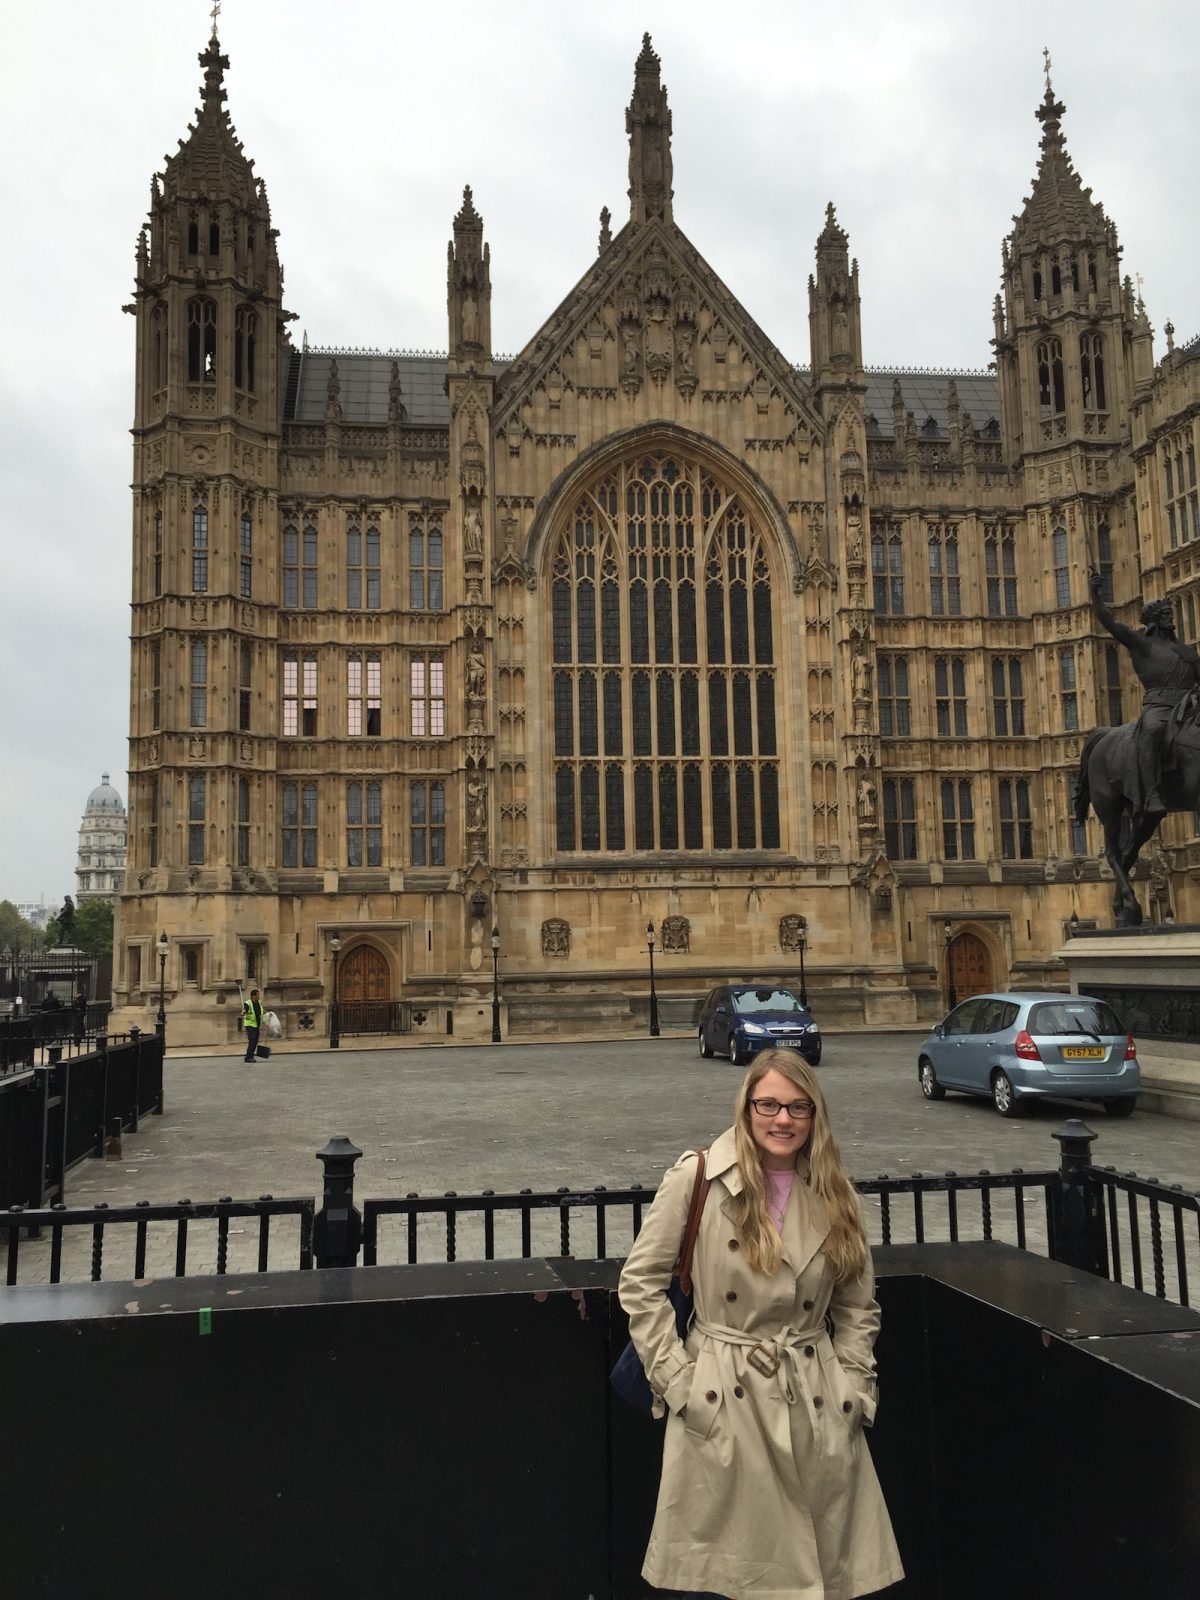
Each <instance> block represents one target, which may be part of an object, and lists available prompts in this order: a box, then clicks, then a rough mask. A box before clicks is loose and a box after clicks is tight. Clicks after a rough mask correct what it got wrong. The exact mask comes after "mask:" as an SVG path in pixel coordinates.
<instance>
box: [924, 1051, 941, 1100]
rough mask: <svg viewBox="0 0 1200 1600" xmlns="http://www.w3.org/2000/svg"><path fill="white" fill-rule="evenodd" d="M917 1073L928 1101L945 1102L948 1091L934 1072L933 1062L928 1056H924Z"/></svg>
mask: <svg viewBox="0 0 1200 1600" xmlns="http://www.w3.org/2000/svg"><path fill="white" fill-rule="evenodd" d="M917 1071H918V1073H919V1074H920V1078H921V1093H922V1094H923V1095H924V1096H925V1098H926V1100H944V1099H945V1098H946V1091H945V1089H943V1088H942V1086H941V1084H940V1083H939V1082H938V1078H937V1073H936V1072H935V1071H934V1070H933V1062H932V1061H930V1059H929V1057H928V1056H922V1057H921V1059H920V1061H919V1063H918V1064H917Z"/></svg>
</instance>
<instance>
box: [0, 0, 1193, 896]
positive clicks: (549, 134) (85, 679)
mask: <svg viewBox="0 0 1200 1600" xmlns="http://www.w3.org/2000/svg"><path fill="white" fill-rule="evenodd" d="M1196 18H1197V13H1196V11H1195V8H1194V7H1193V6H1185V5H1181V4H1179V3H1178V0H1175V3H1170V0H1142V3H1141V4H1140V5H1138V6H1137V7H1133V6H1130V5H1129V4H1128V0H1086V3H1052V0H1008V3H1006V4H1005V5H1002V6H1001V5H993V6H988V7H986V8H985V7H983V6H981V5H977V4H970V3H967V0H920V3H919V4H916V3H913V0H887V3H871V0H841V3H840V4H839V5H836V6H826V7H817V6H809V5H801V4H798V3H797V0H756V3H755V4H754V5H744V6H736V5H730V4H729V3H728V0H640V3H639V4H633V3H632V0H606V3H605V4H603V5H597V6H590V7H586V8H585V7H583V6H580V5H577V4H571V3H570V0H510V3H509V4H507V5H504V6H501V5H496V4H494V3H486V4H485V3H483V0H457V3H455V4H450V5H440V6H434V5H419V6H418V5H414V4H411V3H408V4H397V3H395V0H391V3H388V4H384V3H375V0H340V3H338V4H336V5H334V4H330V3H321V4H318V3H317V0H228V3H227V4H226V5H225V6H224V9H223V11H222V15H221V18H220V35H221V42H222V46H223V48H224V49H225V51H226V53H227V54H228V55H229V56H230V58H231V66H230V71H229V73H228V74H227V76H226V86H227V88H228V92H229V107H230V111H231V114H232V117H233V122H234V126H235V127H236V129H237V131H238V134H239V135H240V137H241V138H242V140H243V142H244V144H245V147H246V150H247V152H248V154H249V155H251V156H252V157H253V158H254V161H255V164H256V169H257V171H258V172H259V173H260V174H261V176H262V177H264V178H265V180H266V183H267V189H268V193H269V195H270V198H271V204H272V209H273V215H274V221H275V224H276V226H277V227H278V228H279V230H280V238H279V250H280V256H281V259H282V261H283V263H284V267H285V271H286V295H287V306H288V308H289V309H290V310H292V311H294V312H296V313H298V316H299V321H298V322H297V323H296V325H295V326H296V332H297V336H299V335H300V334H301V333H303V332H305V331H306V332H307V334H308V337H309V339H310V341H311V342H312V343H314V344H335V345H371V346H382V347H393V346H395V347H404V348H427V349H435V350H442V349H444V348H445V346H446V240H447V237H448V235H449V232H450V224H451V219H452V217H453V215H454V212H455V211H456V210H457V208H458V205H459V201H460V197H461V192H462V186H463V184H464V183H471V184H472V185H473V187H474V191H475V199H476V204H477V205H478V208H479V210H480V212H481V214H482V216H483V218H484V223H485V227H486V234H487V238H488V239H489V240H490V243H491V248H492V286H493V310H492V329H493V339H494V343H495V348H496V350H497V351H515V350H517V349H519V348H520V347H521V346H522V345H523V344H524V343H525V342H526V341H527V339H529V337H530V336H531V335H532V334H533V333H534V332H535V331H536V329H537V327H538V324H539V323H540V322H541V320H542V319H543V318H544V317H545V316H546V315H547V314H548V313H549V312H550V311H551V310H552V309H553V307H554V306H555V305H557V303H558V302H559V300H560V299H561V298H562V297H563V295H564V294H565V293H566V292H567V290H569V289H570V287H571V286H572V285H573V284H574V282H575V281H576V279H577V278H578V277H579V276H580V274H581V273H582V272H583V271H584V270H585V269H586V267H587V266H588V264H589V263H590V262H591V261H592V260H593V259H594V257H595V253H596V235H597V226H598V224H597V218H598V214H599V211H600V208H601V206H603V205H608V206H609V207H610V208H611V210H612V213H613V219H614V229H615V228H616V227H617V226H619V224H620V223H621V221H623V220H624V217H625V216H626V215H627V206H628V201H627V199H626V194H625V191H626V186H627V182H628V178H627V170H626V162H627V149H628V147H627V144H626V138H625V124H624V115H625V106H626V105H627V103H628V101H629V98H630V92H631V89H632V84H633V63H634V60H635V58H636V56H637V53H638V49H639V47H640V43H641V35H642V32H643V30H644V29H649V30H650V32H651V33H652V35H653V38H654V45H655V48H656V49H657V50H658V52H659V54H660V55H661V57H662V62H663V78H664V81H665V83H666V84H667V86H668V89H669V93H670V104H671V109H672V112H673V116H674V156H675V218H676V221H677V222H678V223H679V225H680V226H681V227H682V228H683V229H684V231H685V232H686V233H687V234H688V235H689V236H690V238H691V239H692V241H693V243H694V244H695V245H696V246H697V248H698V249H699V250H700V251H701V253H702V254H703V255H704V256H705V257H706V258H707V260H708V261H709V262H710V263H711V265H712V266H713V268H714V269H715V270H716V272H717V273H719V274H720V276H721V277H722V278H723V279H724V280H725V282H726V283H727V284H728V285H729V287H730V288H731V289H732V291H733V292H734V294H736V295H737V296H738V298H739V299H740V300H741V301H742V303H743V304H744V305H745V306H746V307H747V308H748V309H749V311H750V312H751V314H752V315H753V316H754V317H755V318H756V319H757V320H758V322H759V323H760V324H761V326H762V327H763V328H764V329H765V330H766V332H767V333H768V334H769V335H770V336H771V337H772V338H773V339H774V340H775V341H776V343H777V344H778V345H779V346H780V348H781V349H782V350H783V351H784V352H785V354H786V355H787V356H788V357H789V358H791V359H792V360H794V361H799V362H803V361H807V359H808V325H807V300H806V292H805V285H806V282H807V277H808V272H809V268H810V263H811V262H812V252H813V245H814V242H815V240H816V236H817V234H818V233H819V231H820V229H821V226H822V221H823V213H824V208H825V204H826V201H828V200H831V199H832V200H833V201H834V202H835V203H836V205H837V208H838V216H839V220H840V221H841V222H842V224H843V226H845V227H846V228H847V230H848V231H849V234H850V246H851V250H852V252H853V253H854V254H855V255H856V256H857V257H858V259H859V262H860V266H861V287H862V297H863V330H864V334H863V343H864V353H865V357H866V361H867V364H868V365H870V366H883V367H886V366H889V365H892V364H897V365H908V366H933V367H956V368H981V367H984V366H986V365H987V362H988V359H989V355H990V352H989V349H988V339H989V338H990V336H991V331H992V311H991V307H992V298H993V296H994V294H995V293H996V291H997V288H998V287H999V272H1000V241H1001V239H1002V238H1003V236H1004V235H1005V233H1006V232H1007V231H1008V229H1009V227H1010V225H1011V217H1012V214H1013V213H1014V212H1015V211H1017V210H1019V209H1020V206H1021V202H1022V200H1023V198H1024V196H1025V195H1026V194H1027V193H1028V191H1029V186H1030V182H1031V180H1032V177H1033V174H1034V170H1035V167H1036V160H1037V149H1038V136H1039V131H1040V130H1039V126H1038V124H1037V123H1036V122H1035V121H1034V117H1033V111H1034V108H1035V106H1036V105H1037V103H1038V101H1039V100H1040V98H1041V94H1042V87H1043V78H1042V47H1043V45H1048V46H1049V47H1050V51H1051V54H1052V59H1053V75H1054V86H1055V90H1056V92H1057V94H1058V96H1059V98H1060V99H1062V100H1064V101H1065V102H1066V106H1067V114H1066V118H1065V124H1064V125H1065V130H1066V135H1067V141H1068V147H1069V149H1070V151H1071V153H1072V155H1073V157H1074V160H1075V165H1076V167H1077V169H1078V170H1079V172H1080V173H1081V174H1082V176H1083V180H1084V182H1085V183H1087V184H1090V185H1091V186H1092V187H1093V189H1094V191H1095V193H1096V196H1097V197H1098V198H1099V199H1100V200H1101V201H1102V202H1103V203H1104V206H1105V208H1106V210H1107V212H1108V214H1109V216H1111V217H1112V218H1113V219H1114V220H1115V222H1116V224H1117V227H1118V229H1119V231H1120V238H1121V243H1122V245H1123V246H1124V251H1125V268H1126V270H1127V271H1129V272H1130V273H1141V274H1142V278H1143V284H1144V294H1145V299H1146V305H1147V308H1148V310H1149V313H1150V319H1151V322H1152V323H1153V325H1154V328H1155V332H1156V354H1161V352H1162V348H1163V344H1162V328H1163V324H1164V323H1165V322H1166V321H1167V320H1168V318H1170V319H1173V321H1174V323H1175V325H1176V328H1177V330H1178V335H1179V337H1180V338H1181V339H1183V338H1186V337H1188V336H1189V335H1191V334H1193V333H1195V332H1197V331H1200V288H1198V287H1197V281H1196V280H1197V262H1200V211H1198V209H1197V206H1196V162H1197V149H1198V148H1200V142H1198V139H1197V133H1198V128H1197V122H1198V120H1200V119H1198V113H1197V110H1196V97H1195V85H1196V82H1197V80H1198V77H1200V72H1198V68H1200V23H1198V22H1197V20H1196ZM209 28H210V21H209V17H208V7H207V6H206V5H205V4H204V3H203V0H187V3H184V0H106V3H104V4H100V3H98V0H38V3H37V4H34V5H27V6H24V7H20V8H17V7H11V8H8V10H7V14H6V20H5V45H6V48H5V52H4V62H3V66H2V67H0V73H2V74H3V79H2V84H0V87H2V90H3V93H2V95H0V132H2V135H3V148H4V150H5V163H4V172H3V176H2V177H0V197H2V198H3V211H2V214H3V216H4V219H5V224H6V226H5V234H6V237H7V239H8V241H9V242H8V247H7V249H5V250H4V251H3V252H0V276H2V279H3V296H2V299H0V304H2V305H3V308H4V309H3V314H4V340H3V351H4V358H3V361H2V362H0V438H2V439H3V441H4V462H3V491H4V492H3V496H2V498H0V515H2V516H3V525H2V526H3V535H4V565H3V581H2V587H0V652H2V654H0V667H2V669H3V677H2V679H0V681H2V683H3V687H4V695H3V711H2V712H0V898H8V899H12V900H18V901H20V900H36V899H38V898H39V896H40V895H41V894H43V893H44V894H45V896H46V898H47V900H53V901H58V900H61V898H62V896H63V894H65V893H67V892H73V891H74V876H73V872H74V864H75V862H74V852H75V845H76V830H77V828H78V825H79V818H80V813H81V811H82V808H83V803H84V800H85V798H86V796H87V794H88V791H89V790H90V789H91V788H92V786H93V785H94V784H96V783H97V782H98V781H99V778H100V774H101V772H102V771H105V770H107V771H109V772H110V773H111V774H112V776H113V782H114V783H115V784H116V786H117V788H118V790H119V791H120V793H121V796H122V798H123V799H125V798H126V797H127V780H126V778H125V765H126V751H127V743H126V734H127V728H128V643H127V639H128V603H129V571H130V553H129V527H130V497H129V488H128V485H129V478H130V462H131V454H130V441H129V434H128V429H129V424H130V422H131V420H132V415H133V340H134V325H133V321H132V319H131V318H128V317H125V316H122V314H121V306H122V305H123V304H124V303H126V302H127V301H128V300H129V299H130V298H131V290H132V281H133V264H134V261H133V257H134V245H135V242H136V237H137V231H138V228H139V226H140V224H141V222H142V220H143V218H144V215H145V212H146V208H147V204H148V195H149V183H150V175H151V173H152V172H154V171H156V170H159V169H160V168H161V166H162V161H163V156H164V154H165V152H167V151H169V150H173V149H174V148H175V146H176V141H177V140H178V139H179V138H180V137H181V136H182V135H184V134H185V133H186V130H187V124H188V122H189V120H191V118H192V116H193V113H194V108H195V107H196V105H197V104H198V101H199V86H200V78H201V74H200V69H199V66H198V65H197V61H196V56H197V53H198V52H199V51H200V50H201V49H202V48H203V46H204V43H205V40H206V38H207V36H208V32H209Z"/></svg>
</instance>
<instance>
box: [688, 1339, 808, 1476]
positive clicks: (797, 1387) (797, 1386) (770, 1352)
mask: <svg viewBox="0 0 1200 1600" xmlns="http://www.w3.org/2000/svg"><path fill="white" fill-rule="evenodd" d="M692 1332H693V1333H698V1334H700V1336H701V1337H702V1338H705V1339H715V1340H716V1341H717V1343H718V1344H731V1345H738V1346H741V1347H742V1348H743V1349H745V1350H747V1352H748V1354H747V1357H746V1363H747V1365H748V1366H750V1367H753V1368H754V1370H755V1371H756V1372H758V1373H761V1374H762V1375H763V1376H765V1377H768V1378H772V1377H773V1378H774V1379H775V1380H776V1382H777V1384H778V1386H779V1394H780V1398H781V1399H783V1400H784V1401H786V1402H787V1404H788V1405H795V1403H796V1401H797V1400H798V1399H799V1398H800V1396H801V1394H803V1395H804V1398H805V1400H806V1401H808V1402H809V1412H810V1414H812V1411H813V1407H812V1404H811V1402H812V1398H813V1396H812V1392H811V1389H812V1386H811V1384H810V1383H809V1381H808V1369H809V1363H808V1362H807V1361H800V1360H798V1359H797V1358H798V1355H799V1351H800V1349H801V1348H802V1347H803V1346H805V1345H811V1344H816V1342H817V1340H818V1339H825V1338H828V1337H829V1330H828V1329H827V1328H826V1326H825V1324H824V1323H823V1322H819V1323H818V1324H817V1325H816V1327H814V1328H793V1327H790V1326H789V1327H785V1328H780V1329H779V1331H778V1333H774V1334H771V1335H769V1336H768V1337H765V1338H764V1337H762V1336H760V1335H758V1334H754V1333H747V1331H746V1330H745V1329H744V1328H730V1327H727V1326H726V1325H725V1324H724V1323H721V1322H706V1321H705V1320H704V1318H703V1317H695V1318H694V1319H693V1321H692ZM760 1351H762V1352H763V1353H764V1354H765V1356H766V1358H767V1359H766V1360H765V1361H763V1362H762V1364H761V1365H760V1364H759V1363H758V1362H756V1361H755V1359H754V1357H755V1356H756V1355H757V1354H758V1352H760ZM772 1361H773V1362H774V1367H773V1369H772V1370H767V1369H768V1364H769V1363H770V1362H772ZM815 1423H816V1419H815V1417H814V1428H813V1434H814V1437H815V1440H816V1446H817V1454H818V1455H820V1454H822V1453H823V1451H822V1449H821V1434H822V1431H823V1430H822V1429H821V1428H820V1427H818V1426H816V1425H815Z"/></svg>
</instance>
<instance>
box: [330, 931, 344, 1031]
mask: <svg viewBox="0 0 1200 1600" xmlns="http://www.w3.org/2000/svg"><path fill="white" fill-rule="evenodd" d="M329 948H330V949H331V950H332V951H333V999H332V1000H331V1001H330V1003H329V1048H330V1049H331V1050H336V1049H338V1048H339V1046H340V1045H341V1042H342V1040H341V1035H340V1034H339V1033H338V987H337V969H338V954H339V952H340V950H341V948H342V940H341V936H340V934H339V933H338V931H337V929H336V928H335V929H334V932H333V937H332V938H331V939H330V941H329Z"/></svg>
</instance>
